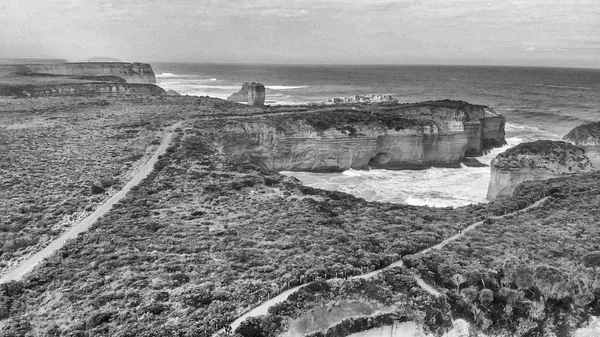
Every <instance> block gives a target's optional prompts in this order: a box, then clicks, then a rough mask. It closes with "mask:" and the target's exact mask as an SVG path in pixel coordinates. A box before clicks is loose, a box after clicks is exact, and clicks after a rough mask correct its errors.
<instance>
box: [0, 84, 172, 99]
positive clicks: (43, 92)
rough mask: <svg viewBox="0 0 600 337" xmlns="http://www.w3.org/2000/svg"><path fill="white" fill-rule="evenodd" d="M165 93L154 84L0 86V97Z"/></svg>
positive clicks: (156, 94) (147, 94)
mask: <svg viewBox="0 0 600 337" xmlns="http://www.w3.org/2000/svg"><path fill="white" fill-rule="evenodd" d="M165 94H166V93H165V91H164V90H163V89H162V88H161V87H159V86H157V85H154V84H129V83H100V82H98V83H66V84H47V85H23V86H7V87H3V86H0V96H13V97H45V96H123V95H138V96H140V95H141V96H160V95H165Z"/></svg>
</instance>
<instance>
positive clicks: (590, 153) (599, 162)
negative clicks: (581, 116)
mask: <svg viewBox="0 0 600 337" xmlns="http://www.w3.org/2000/svg"><path fill="white" fill-rule="evenodd" d="M563 139H564V140H565V141H567V142H570V143H573V144H575V145H577V146H579V147H581V148H583V149H584V150H585V154H586V155H587V157H588V158H590V161H591V162H592V165H593V166H594V169H595V170H600V122H595V123H589V124H584V125H580V126H578V127H576V128H574V129H573V130H571V131H569V133H568V134H567V135H566V136H564V137H563Z"/></svg>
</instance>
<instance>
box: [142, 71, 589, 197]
mask: <svg viewBox="0 0 600 337" xmlns="http://www.w3.org/2000/svg"><path fill="white" fill-rule="evenodd" d="M153 68H154V71H155V73H156V74H157V82H158V85H160V86H161V87H163V88H165V89H172V90H175V91H177V92H179V93H180V94H182V95H195V96H212V97H219V98H227V96H229V95H231V94H232V93H234V92H237V91H238V90H239V89H240V88H241V85H242V83H243V82H260V83H263V84H264V85H265V87H266V104H272V105H280V104H305V103H310V102H322V101H325V100H327V99H329V98H333V97H343V96H351V95H357V94H358V95H363V94H389V95H392V96H394V97H395V98H396V99H398V101H400V102H420V101H426V100H435V99H453V100H464V101H467V102H469V103H474V104H485V105H489V106H492V107H493V108H495V109H496V111H497V112H499V113H501V114H502V115H504V116H506V120H507V124H506V140H507V142H508V145H507V146H505V147H503V148H500V149H494V150H493V151H492V152H491V153H489V154H487V155H485V156H484V157H481V158H479V160H480V161H482V162H483V163H486V164H489V163H490V161H491V160H492V159H493V158H494V157H495V156H496V155H497V154H499V153H501V152H503V151H505V150H506V149H508V148H509V147H512V146H515V145H517V144H519V143H522V142H530V141H535V140H539V139H551V140H560V139H561V138H562V137H563V136H564V135H565V134H567V133H568V132H569V131H570V130H571V129H572V128H574V127H576V126H578V125H581V124H585V123H589V122H596V121H598V120H600V69H575V68H539V67H500V66H498V67H483V66H351V65H343V66H342V65H339V66H330V65H237V64H236V65H234V64H221V65H219V64H195V63H159V64H153ZM283 173H284V174H286V175H290V176H294V177H296V178H298V179H300V180H301V181H302V182H303V183H304V184H305V185H308V186H313V187H319V188H323V189H328V190H337V191H343V192H347V193H350V194H353V195H355V196H357V197H361V198H365V199H366V200H370V201H383V202H393V203H406V204H412V205H428V206H433V207H447V206H453V207H457V206H463V205H467V204H472V203H482V202H487V200H486V199H485V197H486V194H487V187H488V183H489V179H490V169H489V167H485V168H469V167H462V168H458V169H446V168H431V169H427V170H420V171H389V170H369V171H358V170H348V171H345V172H342V173H306V172H283Z"/></svg>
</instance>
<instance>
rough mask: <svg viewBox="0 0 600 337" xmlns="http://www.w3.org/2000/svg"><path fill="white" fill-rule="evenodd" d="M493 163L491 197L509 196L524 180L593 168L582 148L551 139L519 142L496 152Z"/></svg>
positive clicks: (489, 198) (588, 170) (551, 176)
mask: <svg viewBox="0 0 600 337" xmlns="http://www.w3.org/2000/svg"><path fill="white" fill-rule="evenodd" d="M490 166H491V170H492V175H491V178H490V184H489V187H488V194H487V198H488V200H491V201H493V200H496V199H505V198H508V197H510V196H511V195H512V193H513V191H514V189H515V188H516V187H517V185H519V184H520V183H521V182H523V181H527V180H543V179H548V178H554V177H558V176H560V175H561V174H565V173H581V172H591V171H592V170H593V167H592V164H591V162H590V160H589V159H588V157H587V156H586V155H585V151H584V150H583V149H582V148H580V147H578V146H575V145H572V144H569V143H566V142H562V141H550V140H538V141H536V142H531V143H522V144H519V145H517V146H515V147H513V148H511V149H508V150H506V151H505V152H503V153H501V154H499V155H498V156H496V158H494V160H492V163H491V165H490Z"/></svg>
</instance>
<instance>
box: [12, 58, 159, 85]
mask: <svg viewBox="0 0 600 337" xmlns="http://www.w3.org/2000/svg"><path fill="white" fill-rule="evenodd" d="M20 71H21V72H25V73H31V74H48V75H69V76H118V77H121V78H123V79H124V80H125V81H127V83H142V84H154V83H156V77H155V75H154V71H153V70H152V66H150V65H149V64H147V63H137V62H136V63H127V62H77V63H58V64H41V63H40V64H24V65H21V69H20Z"/></svg>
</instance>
